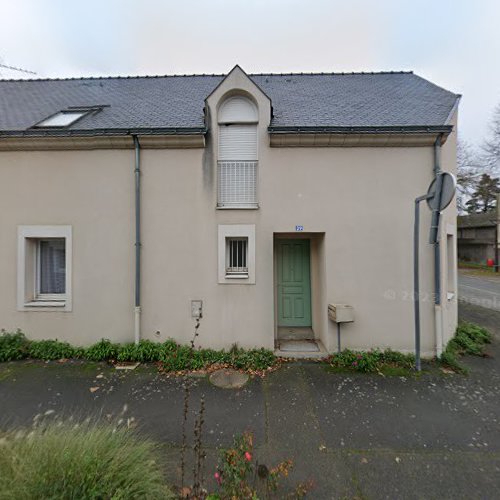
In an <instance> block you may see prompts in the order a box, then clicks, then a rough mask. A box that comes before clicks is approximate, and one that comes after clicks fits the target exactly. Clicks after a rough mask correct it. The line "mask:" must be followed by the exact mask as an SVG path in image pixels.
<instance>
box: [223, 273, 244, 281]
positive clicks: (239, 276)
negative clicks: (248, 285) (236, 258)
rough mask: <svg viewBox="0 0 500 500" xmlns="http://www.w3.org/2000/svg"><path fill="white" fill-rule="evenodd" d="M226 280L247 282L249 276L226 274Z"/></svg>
mask: <svg viewBox="0 0 500 500" xmlns="http://www.w3.org/2000/svg"><path fill="white" fill-rule="evenodd" d="M224 278H225V279H227V280H247V279H248V274H226V275H225V276H224Z"/></svg>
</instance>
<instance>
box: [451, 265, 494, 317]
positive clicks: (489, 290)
mask: <svg viewBox="0 0 500 500" xmlns="http://www.w3.org/2000/svg"><path fill="white" fill-rule="evenodd" d="M458 298H459V300H461V301H463V302H467V303H469V304H473V305H478V306H481V307H485V308H487V309H495V310H496V311H500V276H495V275H491V276H478V275H475V274H469V273H467V271H460V270H459V273H458Z"/></svg>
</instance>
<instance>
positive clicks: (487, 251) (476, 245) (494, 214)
mask: <svg viewBox="0 0 500 500" xmlns="http://www.w3.org/2000/svg"><path fill="white" fill-rule="evenodd" d="M499 198H500V197H499ZM499 201H500V200H499ZM499 234H500V203H497V208H496V210H491V211H489V212H485V213H482V214H471V215H462V216H459V217H458V234H457V243H458V259H459V260H461V261H464V262H473V263H476V264H487V262H488V260H493V261H494V262H495V265H497V266H498V253H499V249H500V236H499Z"/></svg>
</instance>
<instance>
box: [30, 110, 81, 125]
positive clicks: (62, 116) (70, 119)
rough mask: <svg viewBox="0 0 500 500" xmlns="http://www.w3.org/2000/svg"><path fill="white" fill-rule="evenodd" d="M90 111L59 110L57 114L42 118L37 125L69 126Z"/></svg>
mask: <svg viewBox="0 0 500 500" xmlns="http://www.w3.org/2000/svg"><path fill="white" fill-rule="evenodd" d="M87 113H88V111H59V113H56V114H55V115H52V116H50V117H49V118H46V119H45V120H42V121H41V122H40V123H37V124H36V125H35V126H36V127H68V126H69V125H71V124H72V123H75V122H76V120H78V119H80V118H81V117H82V116H84V115H86V114H87Z"/></svg>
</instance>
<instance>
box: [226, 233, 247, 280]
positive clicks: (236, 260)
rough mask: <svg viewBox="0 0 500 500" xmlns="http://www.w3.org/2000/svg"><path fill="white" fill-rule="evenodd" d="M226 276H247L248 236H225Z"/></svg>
mask: <svg viewBox="0 0 500 500" xmlns="http://www.w3.org/2000/svg"><path fill="white" fill-rule="evenodd" d="M226 278H248V238H226Z"/></svg>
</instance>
